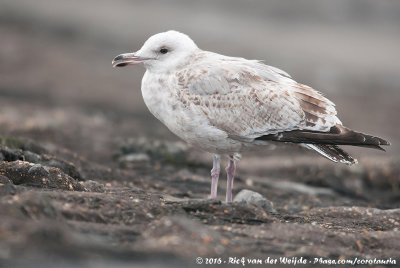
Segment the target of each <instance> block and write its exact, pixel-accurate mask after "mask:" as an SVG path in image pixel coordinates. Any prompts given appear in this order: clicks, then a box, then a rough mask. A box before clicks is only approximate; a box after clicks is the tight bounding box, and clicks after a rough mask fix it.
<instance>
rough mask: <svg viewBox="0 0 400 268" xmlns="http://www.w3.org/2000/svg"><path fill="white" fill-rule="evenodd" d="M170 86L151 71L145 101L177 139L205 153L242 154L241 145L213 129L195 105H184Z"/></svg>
mask: <svg viewBox="0 0 400 268" xmlns="http://www.w3.org/2000/svg"><path fill="white" fill-rule="evenodd" d="M170 84H171V82H170V81H167V78H166V77H165V76H164V77H162V76H160V75H155V74H152V73H149V72H148V71H147V72H146V73H145V75H144V76H143V79H142V95H143V100H144V102H145V104H146V106H147V108H148V109H149V110H150V112H151V113H152V114H153V115H154V116H155V117H156V118H157V119H158V120H160V121H161V122H162V123H164V124H165V125H166V126H167V127H168V129H169V130H171V131H172V132H173V133H174V134H175V135H177V136H179V137H180V138H181V139H183V140H184V141H186V142H187V143H189V144H191V145H192V146H194V147H197V148H200V149H202V150H205V151H208V152H211V153H221V154H225V153H226V154H230V153H235V152H240V151H241V149H242V147H243V144H242V143H241V142H239V141H235V140H232V139H230V138H228V135H227V134H226V132H224V131H222V130H220V129H217V128H215V127H213V126H211V125H210V124H209V120H208V118H207V117H206V115H205V114H204V113H202V112H201V111H199V110H198V109H197V110H196V108H195V107H194V106H193V105H190V104H186V105H184V104H183V103H182V102H181V101H180V100H179V99H178V96H177V94H176V89H175V88H174V87H171V86H169V85H170Z"/></svg>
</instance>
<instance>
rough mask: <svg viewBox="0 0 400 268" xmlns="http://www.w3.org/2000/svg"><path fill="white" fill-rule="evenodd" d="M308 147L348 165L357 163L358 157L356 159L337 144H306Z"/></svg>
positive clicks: (334, 160) (336, 161)
mask: <svg viewBox="0 0 400 268" xmlns="http://www.w3.org/2000/svg"><path fill="white" fill-rule="evenodd" d="M304 145H305V146H306V147H308V148H310V149H313V150H315V151H317V152H318V153H319V154H321V155H322V156H324V157H326V158H327V159H329V160H331V161H333V162H335V163H338V162H339V163H343V164H346V165H354V164H357V163H358V162H357V159H354V158H353V157H351V155H349V154H348V153H346V152H345V151H343V150H342V149H341V148H339V146H337V145H327V144H304Z"/></svg>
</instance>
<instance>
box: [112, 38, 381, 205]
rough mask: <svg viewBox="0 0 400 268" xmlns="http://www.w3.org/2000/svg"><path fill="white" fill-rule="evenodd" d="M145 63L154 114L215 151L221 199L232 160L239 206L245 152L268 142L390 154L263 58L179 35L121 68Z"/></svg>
mask: <svg viewBox="0 0 400 268" xmlns="http://www.w3.org/2000/svg"><path fill="white" fill-rule="evenodd" d="M139 63H143V64H144V66H145V67H146V73H145V74H144V76H143V79H142V95H143V99H144V102H145V103H146V105H147V107H148V109H149V110H150V112H151V113H152V114H153V115H154V116H155V117H157V118H158V119H159V120H160V121H161V122H162V123H164V124H165V125H166V126H167V127H168V128H169V129H170V130H171V131H172V132H173V133H175V134H176V135H177V136H179V137H180V138H182V139H183V140H185V141H186V142H187V143H189V144H190V145H192V146H194V147H197V148H200V149H202V150H205V151H207V152H210V153H213V154H214V161H213V168H212V170H211V177H212V183H211V195H210V198H216V197H217V186H218V178H219V173H220V163H219V160H220V155H229V157H230V159H229V164H228V166H227V168H226V172H227V177H228V179H227V188H226V201H227V202H231V201H232V186H233V178H234V175H235V169H236V164H235V162H236V160H237V159H238V156H239V153H240V152H242V151H244V150H250V149H252V148H255V147H260V146H262V145H267V144H268V143H271V142H273V143H295V144H298V145H300V146H303V147H307V148H309V149H312V150H315V151H317V152H318V153H320V154H321V155H322V156H324V157H326V158H328V159H329V160H331V161H333V162H340V163H344V164H348V165H351V164H355V163H357V160H356V159H354V158H352V157H351V156H350V155H349V154H348V153H346V152H345V151H343V150H342V149H341V148H339V147H338V146H337V145H353V146H362V147H369V148H374V149H379V150H384V149H383V148H381V147H380V145H389V142H387V141H386V140H383V139H381V138H378V137H374V136H370V135H366V134H362V133H359V132H355V131H353V130H351V129H349V128H346V127H344V126H343V125H342V122H340V120H339V118H338V117H337V115H336V114H337V113H336V109H335V104H334V103H333V102H331V101H330V100H328V99H327V98H325V97H323V96H322V94H321V93H319V92H317V91H316V90H314V89H312V88H311V87H309V86H306V85H303V84H300V83H298V82H296V81H295V80H293V78H292V77H291V76H290V75H289V74H287V73H286V72H284V71H282V70H280V69H278V68H275V67H272V66H268V65H265V64H264V63H262V62H261V61H258V60H247V59H244V58H236V57H228V56H223V55H220V54H216V53H213V52H209V51H204V50H201V49H199V48H198V47H197V45H196V44H195V43H194V42H193V40H192V39H190V37H189V36H187V35H185V34H183V33H179V32H176V31H168V32H163V33H159V34H156V35H153V36H152V37H150V38H149V39H148V40H147V41H146V42H145V43H144V45H143V46H142V48H141V49H140V50H138V51H136V52H134V53H126V54H121V55H119V56H117V57H115V59H114V60H113V66H114V67H123V66H127V65H135V64H139Z"/></svg>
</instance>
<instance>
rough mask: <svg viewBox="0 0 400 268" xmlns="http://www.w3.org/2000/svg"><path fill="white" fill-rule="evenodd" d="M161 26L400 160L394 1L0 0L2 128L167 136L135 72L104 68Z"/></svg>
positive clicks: (399, 8) (399, 12) (399, 23)
mask: <svg viewBox="0 0 400 268" xmlns="http://www.w3.org/2000/svg"><path fill="white" fill-rule="evenodd" d="M169 29H175V30H178V31H182V32H184V33H186V34H188V35H189V36H191V37H192V39H193V40H194V41H195V42H196V43H197V44H198V46H199V47H200V48H202V49H205V50H210V51H214V52H218V53H222V54H226V55H231V56H242V57H246V58H252V59H262V60H265V62H266V63H268V64H270V65H273V66H277V67H279V68H281V69H283V70H285V71H287V72H288V73H290V74H291V75H292V76H293V77H294V78H295V79H296V80H297V81H299V82H302V83H305V84H307V85H310V86H312V87H313V88H315V89H317V90H319V91H321V92H323V93H324V95H325V96H327V97H328V98H329V99H331V100H332V101H334V102H335V103H336V105H337V109H338V111H339V117H340V118H341V120H342V122H343V123H344V124H345V125H347V126H349V127H351V128H353V129H357V130H359V131H364V132H367V133H371V134H375V135H379V136H381V137H384V138H387V139H389V140H390V141H391V142H392V144H393V145H392V146H391V148H390V149H389V152H388V154H387V155H388V156H395V155H397V153H398V152H399V151H400V146H399V145H398V144H399V141H400V131H399V127H398V122H399V119H398V118H399V116H400V107H399V103H400V83H399V76H400V61H399V55H400V53H399V44H400V1H396V0H393V1H388V0H381V1H373V0H351V1H350V0H335V1H328V0H318V1H311V0H301V1H282V0H274V1H238V0H220V1H211V0H209V1H179V0H175V1H148V0H147V1H128V0H114V1H106V0H79V1H78V0H71V1H54V0H52V1H50V0H36V1H30V0H1V1H0V38H1V42H0V105H1V106H0V112H2V115H1V116H0V126H3V127H4V126H5V125H7V124H8V125H12V123H13V122H15V120H22V121H23V122H24V124H29V122H30V124H31V127H39V128H40V127H41V126H43V127H48V126H49V125H50V126H51V127H53V128H55V129H57V130H59V131H62V129H61V128H62V127H65V124H64V123H63V122H64V121H63V120H65V118H70V117H71V114H73V113H76V114H77V116H80V115H83V114H85V115H87V114H89V116H92V115H93V114H94V115H95V116H94V117H95V118H94V119H93V118H91V120H90V122H91V123H93V120H100V121H101V120H107V119H109V118H110V116H111V117H112V116H114V117H112V118H113V121H114V122H116V121H115V120H117V121H118V120H119V121H118V122H122V123H121V124H119V125H117V126H116V125H113V126H110V127H112V128H113V130H112V131H113V135H114V136H117V137H118V136H122V137H128V136H138V135H144V134H148V135H149V134H150V135H153V136H158V137H161V136H162V137H166V138H168V139H175V137H173V136H172V135H171V134H170V133H169V131H168V130H167V129H166V128H165V127H163V126H162V125H161V124H160V123H158V122H157V121H156V120H155V119H153V118H152V116H151V115H150V114H149V113H148V111H147V109H146V107H145V106H144V103H143V101H142V98H141V94H140V80H141V77H142V75H143V73H144V69H143V68H141V67H133V68H132V67H131V68H123V69H113V68H111V60H112V59H113V58H114V56H116V55H118V54H120V53H123V52H129V51H135V50H137V49H139V48H140V46H141V45H142V44H143V42H144V41H145V40H146V39H147V38H148V37H149V36H151V35H153V34H155V33H158V32H162V31H165V30H169ZM92 117H93V116H92ZM96 118H97V119H96ZM104 118H106V119H104ZM115 118H116V119H115ZM92 119H93V120H92ZM114 119H115V120H114ZM49 122H50V123H49ZM101 122H102V121H101ZM69 123H71V122H69ZM84 127H85V125H84V124H83V125H80V128H84ZM21 128H22V127H21V126H18V125H17V126H14V128H13V130H14V131H15V130H18V129H20V130H21V132H24V131H25V130H26V128H24V129H21ZM3 129H4V128H3ZM104 129H106V127H105V128H104ZM80 131H81V132H84V130H82V129H81V130H80ZM90 135H92V136H93V137H92V138H93V140H96V135H97V134H96V133H95V134H93V133H91V134H87V136H90ZM99 136H100V134H99ZM98 142H104V143H106V138H104V140H98ZM72 143H73V142H71V146H73V144H72ZM95 146H96V145H92V147H95ZM352 150H353V149H352ZM353 152H355V154H356V156H360V155H362V153H359V151H358V150H357V149H355V150H353ZM363 152H365V151H363ZM365 154H377V155H379V156H382V155H383V154H382V153H380V152H375V151H368V153H365Z"/></svg>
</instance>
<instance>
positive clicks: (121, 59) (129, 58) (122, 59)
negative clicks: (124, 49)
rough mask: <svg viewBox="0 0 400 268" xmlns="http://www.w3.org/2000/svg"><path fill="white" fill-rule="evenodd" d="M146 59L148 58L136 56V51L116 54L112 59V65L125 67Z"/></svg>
mask: <svg viewBox="0 0 400 268" xmlns="http://www.w3.org/2000/svg"><path fill="white" fill-rule="evenodd" d="M144 60H146V59H144V58H140V57H138V56H136V55H135V53H125V54H121V55H118V56H116V57H115V58H114V59H113V61H112V65H113V67H124V66H127V65H135V64H139V63H142V62H143V61H144Z"/></svg>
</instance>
